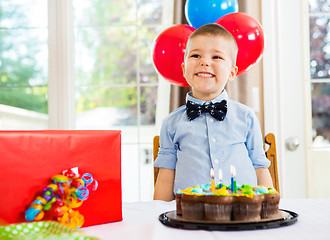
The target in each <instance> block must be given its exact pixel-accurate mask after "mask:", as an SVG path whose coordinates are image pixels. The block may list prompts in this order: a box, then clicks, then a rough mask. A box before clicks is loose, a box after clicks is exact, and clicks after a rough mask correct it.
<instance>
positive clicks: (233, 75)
mask: <svg viewBox="0 0 330 240" xmlns="http://www.w3.org/2000/svg"><path fill="white" fill-rule="evenodd" d="M237 72H238V67H237V66H235V67H233V68H232V69H231V71H230V75H229V78H228V82H231V81H233V79H234V78H235V76H236V74H237Z"/></svg>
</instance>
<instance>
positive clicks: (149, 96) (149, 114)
mask: <svg viewBox="0 0 330 240" xmlns="http://www.w3.org/2000/svg"><path fill="white" fill-rule="evenodd" d="M156 102H157V87H141V124H143V125H154V124H155V120H156Z"/></svg>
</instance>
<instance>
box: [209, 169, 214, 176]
mask: <svg viewBox="0 0 330 240" xmlns="http://www.w3.org/2000/svg"><path fill="white" fill-rule="evenodd" d="M210 175H211V177H212V178H214V170H213V168H211V170H210Z"/></svg>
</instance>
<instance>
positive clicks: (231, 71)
mask: <svg viewBox="0 0 330 240" xmlns="http://www.w3.org/2000/svg"><path fill="white" fill-rule="evenodd" d="M232 47H233V46H232V44H231V42H230V41H229V40H227V39H226V38H224V37H221V36H212V35H200V36H196V37H194V38H192V39H191V40H190V42H189V43H188V45H187V49H186V51H188V52H187V55H186V57H185V61H184V63H183V64H182V70H183V75H184V77H185V78H186V80H187V82H188V83H189V84H190V86H191V87H192V91H193V96H194V97H195V98H198V99H201V100H204V101H209V100H212V99H214V98H216V97H217V96H218V95H219V94H220V93H221V92H222V91H223V89H224V87H225V85H226V83H227V81H231V80H232V79H233V78H234V76H235V75H236V73H237V67H233V66H232V65H233V64H232V51H233V50H232Z"/></svg>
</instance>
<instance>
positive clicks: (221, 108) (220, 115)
mask: <svg viewBox="0 0 330 240" xmlns="http://www.w3.org/2000/svg"><path fill="white" fill-rule="evenodd" d="M186 107H187V115H188V119H189V120H190V121H191V120H194V119H195V118H197V117H199V116H200V115H201V114H202V113H203V112H208V113H210V115H211V116H212V117H214V118H215V119H217V120H219V121H222V120H224V119H225V116H226V113H227V101H226V100H222V101H221V102H216V103H210V104H206V105H199V104H197V103H194V102H192V101H189V100H188V101H187V104H186Z"/></svg>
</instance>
